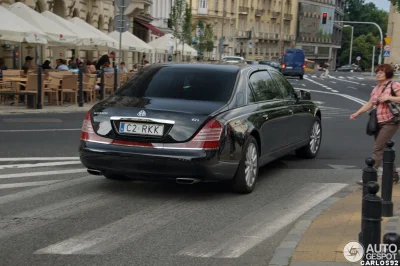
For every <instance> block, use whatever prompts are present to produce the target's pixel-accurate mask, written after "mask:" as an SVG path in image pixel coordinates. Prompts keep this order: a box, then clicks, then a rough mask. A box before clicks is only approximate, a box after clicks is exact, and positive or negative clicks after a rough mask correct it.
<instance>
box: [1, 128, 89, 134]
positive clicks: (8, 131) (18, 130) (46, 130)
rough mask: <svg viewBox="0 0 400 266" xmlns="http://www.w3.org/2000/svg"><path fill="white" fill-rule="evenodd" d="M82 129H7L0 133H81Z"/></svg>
mask: <svg viewBox="0 0 400 266" xmlns="http://www.w3.org/2000/svg"><path fill="white" fill-rule="evenodd" d="M79 130H81V128H49V129H5V130H0V133H16V132H52V131H79Z"/></svg>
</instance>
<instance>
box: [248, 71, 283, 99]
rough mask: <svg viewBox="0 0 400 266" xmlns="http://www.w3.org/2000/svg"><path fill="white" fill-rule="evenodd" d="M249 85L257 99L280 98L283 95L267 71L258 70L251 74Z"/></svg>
mask: <svg viewBox="0 0 400 266" xmlns="http://www.w3.org/2000/svg"><path fill="white" fill-rule="evenodd" d="M250 85H251V87H252V88H253V90H254V93H255V96H256V100H257V101H268V100H274V99H282V98H283V95H282V93H281V92H280V90H279V89H278V88H277V87H276V85H275V83H274V80H273V79H272V78H271V76H270V75H269V74H268V72H267V71H258V72H256V73H254V74H253V75H251V77H250Z"/></svg>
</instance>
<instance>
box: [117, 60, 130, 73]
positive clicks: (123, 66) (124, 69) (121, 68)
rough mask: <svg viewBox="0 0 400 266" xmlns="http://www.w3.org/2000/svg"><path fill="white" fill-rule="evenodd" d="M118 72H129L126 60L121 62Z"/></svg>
mask: <svg viewBox="0 0 400 266" xmlns="http://www.w3.org/2000/svg"><path fill="white" fill-rule="evenodd" d="M117 70H118V72H122V73H127V72H128V69H126V67H125V62H121V63H120V64H119V66H118V67H117Z"/></svg>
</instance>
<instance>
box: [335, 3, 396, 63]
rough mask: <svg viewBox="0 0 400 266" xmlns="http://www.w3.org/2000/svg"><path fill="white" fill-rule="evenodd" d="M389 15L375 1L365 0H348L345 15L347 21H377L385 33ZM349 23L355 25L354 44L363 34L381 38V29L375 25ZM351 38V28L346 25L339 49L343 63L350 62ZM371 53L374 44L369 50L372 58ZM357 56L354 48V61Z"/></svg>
mask: <svg viewBox="0 0 400 266" xmlns="http://www.w3.org/2000/svg"><path fill="white" fill-rule="evenodd" d="M396 1H400V0H396ZM388 16H389V14H388V13H387V12H385V11H384V10H380V9H378V8H377V7H376V6H375V4H374V3H365V0H346V4H345V16H344V20H345V21H360V22H362V21H364V22H375V23H376V24H378V25H379V26H380V27H381V29H382V32H383V34H385V33H386V31H387V25H388ZM349 25H350V26H353V27H354V36H353V38H354V40H353V45H355V39H357V38H358V37H360V36H362V35H368V34H372V35H373V36H375V37H377V38H378V39H379V38H380V33H379V30H378V28H377V27H376V26H374V25H367V24H351V23H350V24H349ZM350 40H351V28H347V27H346V28H344V29H343V36H342V49H341V50H340V51H339V58H340V64H341V65H345V64H348V63H349V54H350ZM378 43H379V42H378ZM345 51H347V53H345ZM371 53H372V45H371V50H370V52H369V57H370V58H371ZM355 57H357V55H356V54H355V53H354V50H353V62H354V58H355ZM361 57H362V56H361ZM355 63H356V62H355Z"/></svg>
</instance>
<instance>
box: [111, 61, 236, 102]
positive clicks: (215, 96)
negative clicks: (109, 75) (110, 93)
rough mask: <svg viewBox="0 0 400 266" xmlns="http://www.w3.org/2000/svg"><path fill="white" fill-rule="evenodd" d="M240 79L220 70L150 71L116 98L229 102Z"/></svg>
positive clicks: (119, 92) (128, 85)
mask: <svg viewBox="0 0 400 266" xmlns="http://www.w3.org/2000/svg"><path fill="white" fill-rule="evenodd" d="M236 77H237V71H236V72H234V71H228V70H227V71H224V70H220V69H218V70H216V69H194V68H183V67H182V68H178V67H160V68H150V69H147V70H145V71H143V72H139V73H138V74H137V75H135V76H134V77H133V78H132V79H130V80H129V81H128V82H127V83H125V84H124V85H123V86H122V87H121V88H120V89H118V90H117V91H116V92H115V95H116V96H130V97H149V98H172V99H182V100H194V101H210V102H227V101H228V100H229V99H230V97H231V94H232V91H233V88H234V86H235V82H236Z"/></svg>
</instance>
